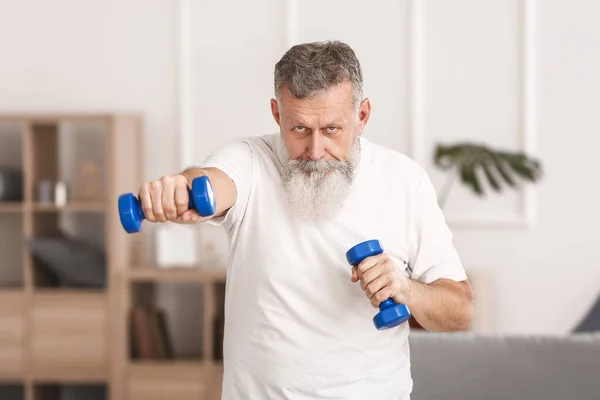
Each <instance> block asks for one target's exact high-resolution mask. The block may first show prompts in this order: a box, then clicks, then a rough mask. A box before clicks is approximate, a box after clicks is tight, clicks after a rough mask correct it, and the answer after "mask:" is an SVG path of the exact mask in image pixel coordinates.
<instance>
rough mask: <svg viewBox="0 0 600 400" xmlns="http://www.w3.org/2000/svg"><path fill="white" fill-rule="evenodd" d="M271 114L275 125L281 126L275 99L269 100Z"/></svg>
mask: <svg viewBox="0 0 600 400" xmlns="http://www.w3.org/2000/svg"><path fill="white" fill-rule="evenodd" d="M271 114H273V118H274V119H275V122H277V125H279V126H281V123H280V121H281V116H280V115H279V104H278V103H277V100H275V99H271Z"/></svg>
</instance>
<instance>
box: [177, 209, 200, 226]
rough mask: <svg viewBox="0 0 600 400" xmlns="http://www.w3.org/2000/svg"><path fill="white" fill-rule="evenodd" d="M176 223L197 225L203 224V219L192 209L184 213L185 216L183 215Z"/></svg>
mask: <svg viewBox="0 0 600 400" xmlns="http://www.w3.org/2000/svg"><path fill="white" fill-rule="evenodd" d="M176 222H179V223H181V224H195V223H198V222H202V217H200V215H199V214H198V213H197V212H196V210H193V209H190V210H186V211H184V212H183V214H181V215H180V216H179V217H178V218H177V221H176Z"/></svg>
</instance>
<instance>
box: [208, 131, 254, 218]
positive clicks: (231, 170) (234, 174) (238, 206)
mask: <svg viewBox="0 0 600 400" xmlns="http://www.w3.org/2000/svg"><path fill="white" fill-rule="evenodd" d="M253 166H254V160H253V153H252V148H251V146H250V144H249V143H248V142H247V141H245V140H239V141H234V142H231V143H228V144H226V145H224V146H222V147H220V148H219V149H217V150H216V151H214V152H213V153H211V154H210V155H209V156H208V157H207V158H206V160H205V161H204V163H203V164H202V168H218V169H220V170H221V171H223V172H224V173H225V174H227V176H229V178H230V179H231V180H232V181H233V182H234V183H235V186H236V191H237V196H236V200H235V203H234V205H233V206H232V207H231V208H230V209H229V210H228V211H227V212H226V213H225V214H224V215H222V216H219V217H214V218H212V219H210V220H208V221H207V223H208V224H211V225H217V226H220V225H222V226H223V227H224V228H226V229H230V228H231V227H232V226H234V225H235V224H236V223H237V222H238V221H240V220H241V218H242V217H243V215H244V212H245V210H246V206H247V205H248V199H249V197H250V191H251V189H252V182H253V180H254V168H253ZM216 200H217V201H218V199H216Z"/></svg>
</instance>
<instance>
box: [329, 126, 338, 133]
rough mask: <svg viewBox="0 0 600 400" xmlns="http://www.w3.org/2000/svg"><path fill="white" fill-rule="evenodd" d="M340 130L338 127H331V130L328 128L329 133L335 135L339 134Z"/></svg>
mask: <svg viewBox="0 0 600 400" xmlns="http://www.w3.org/2000/svg"><path fill="white" fill-rule="evenodd" d="M337 130H338V128H337V126H330V127H329V128H327V132H329V133H335V132H337Z"/></svg>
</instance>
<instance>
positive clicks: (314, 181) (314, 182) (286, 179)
mask: <svg viewBox="0 0 600 400" xmlns="http://www.w3.org/2000/svg"><path fill="white" fill-rule="evenodd" d="M282 145H283V144H282ZM283 146H284V148H283V150H284V152H285V154H286V155H287V151H285V145H283ZM286 159H288V160H289V158H286ZM359 159H360V142H359V140H358V138H357V139H356V142H355V144H354V147H353V150H352V153H351V154H350V157H349V158H348V160H347V161H338V160H329V161H310V160H290V161H288V163H287V164H285V165H284V167H283V170H282V171H281V177H282V185H283V189H284V191H285V194H286V196H287V199H288V203H289V206H290V208H291V210H292V212H293V213H294V214H295V215H296V216H297V217H299V218H300V219H302V220H306V221H326V220H330V219H331V218H333V217H334V216H335V215H336V214H337V213H338V212H339V211H340V209H341V208H342V206H343V203H344V200H345V199H346V197H347V196H348V193H349V192H350V188H351V186H352V183H353V181H354V171H355V169H356V166H357V165H358V161H359Z"/></svg>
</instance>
